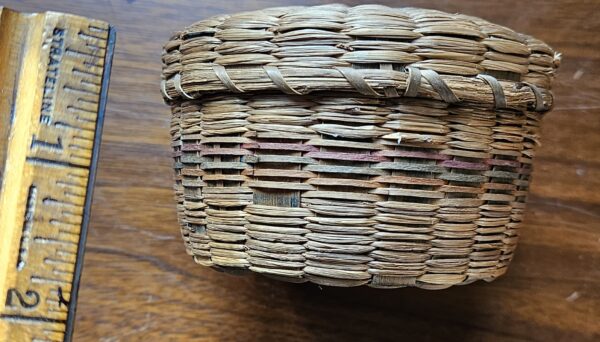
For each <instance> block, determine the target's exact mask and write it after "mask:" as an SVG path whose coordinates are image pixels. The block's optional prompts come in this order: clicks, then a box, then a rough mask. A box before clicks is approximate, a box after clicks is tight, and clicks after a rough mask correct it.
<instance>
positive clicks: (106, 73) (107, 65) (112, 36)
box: [64, 25, 116, 342]
mask: <svg viewBox="0 0 600 342" xmlns="http://www.w3.org/2000/svg"><path fill="white" fill-rule="evenodd" d="M115 43H116V30H115V28H114V26H112V25H110V26H109V29H108V40H107V44H106V52H105V55H104V70H103V72H102V86H101V90H100V101H99V104H98V116H97V119H96V131H95V135H94V147H93V149H92V160H91V163H90V168H89V177H88V184H87V189H86V197H85V205H84V209H83V218H82V222H81V231H80V233H79V244H78V247H77V259H76V262H75V272H74V274H73V284H72V287H71V295H70V299H69V311H68V314H67V323H66V328H65V335H64V341H67V342H69V341H71V340H72V338H73V328H74V325H75V314H76V312H77V297H78V294H79V284H80V281H81V272H82V270H83V258H84V254H85V244H86V240H87V233H88V225H89V222H90V211H91V209H92V197H93V195H94V183H95V182H96V169H97V166H98V157H99V155H100V145H101V142H102V129H103V126H104V112H105V111H106V102H107V100H108V87H109V83H110V73H111V69H112V59H113V54H114V49H115Z"/></svg>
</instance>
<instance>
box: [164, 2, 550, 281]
mask: <svg viewBox="0 0 600 342" xmlns="http://www.w3.org/2000/svg"><path fill="white" fill-rule="evenodd" d="M162 59H163V81H162V83H161V90H162V94H163V96H164V98H165V100H166V102H167V103H168V104H170V105H171V108H172V124H171V136H172V146H173V149H174V158H175V166H174V168H175V172H176V177H175V192H176V198H177V207H178V216H179V222H180V224H181V231H182V235H183V239H184V241H185V246H186V248H187V252H188V253H189V254H190V255H193V257H194V260H195V261H196V262H197V263H199V264H201V265H205V266H211V267H215V268H219V269H223V270H225V271H228V272H238V271H244V270H250V271H254V272H258V273H262V274H265V275H268V276H272V277H276V278H278V279H283V280H287V281H293V282H303V281H311V282H314V283H318V284H321V285H331V286H359V285H368V286H372V287H377V288H397V287H404V286H416V287H421V288H425V289H441V288H446V287H449V286H451V285H460V284H468V283H471V282H473V281H475V280H478V279H483V280H486V281H490V280H493V279H495V278H496V277H498V276H500V275H502V274H504V273H505V272H506V270H507V267H508V264H509V263H510V261H511V259H512V257H513V252H514V250H515V247H516V244H517V239H518V235H519V234H518V232H519V228H520V227H521V221H522V219H523V212H524V209H525V202H526V198H527V192H528V187H529V183H530V180H531V179H530V175H531V170H532V158H533V154H534V149H535V146H536V145H537V144H538V134H539V125H540V120H541V119H542V117H543V115H544V113H545V112H547V111H548V110H549V109H550V108H551V107H552V102H553V98H552V94H551V92H550V88H551V83H552V79H553V76H554V71H555V69H556V68H557V67H558V63H559V60H560V55H559V54H556V53H555V52H554V51H553V50H552V49H551V48H550V47H549V46H548V45H546V44H545V43H543V42H541V41H539V40H537V39H535V38H532V37H530V36H526V35H523V34H519V33H516V32H514V31H512V30H510V29H507V28H505V27H502V26H498V25H494V24H491V23H489V22H487V21H484V20H482V19H479V18H475V17H470V16H465V15H460V14H447V13H444V12H439V11H434V10H423V9H416V8H399V9H396V8H388V7H384V6H379V5H364V6H357V7H346V6H343V5H325V6H318V7H285V8H272V9H266V10H262V11H255V12H247V13H241V14H237V15H222V16H217V17H213V18H210V19H206V20H203V21H200V22H197V23H195V24H193V25H191V26H189V27H187V28H185V29H184V30H183V31H181V32H177V33H176V34H174V35H173V36H172V38H171V40H170V41H169V42H168V43H167V44H166V46H165V49H164V53H163V57H162Z"/></svg>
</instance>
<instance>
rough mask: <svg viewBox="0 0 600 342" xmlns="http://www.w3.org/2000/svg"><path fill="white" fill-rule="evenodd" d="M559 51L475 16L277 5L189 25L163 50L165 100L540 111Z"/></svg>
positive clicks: (377, 7) (378, 8) (546, 102)
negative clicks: (305, 98)
mask: <svg viewBox="0 0 600 342" xmlns="http://www.w3.org/2000/svg"><path fill="white" fill-rule="evenodd" d="M559 62H560V54H558V53H555V52H554V50H553V49H552V48H550V47H549V46H548V45H547V44H545V43H544V42H542V41H540V40H538V39H536V38H533V37H530V36H527V35H524V34H521V33H517V32H514V31H512V30H510V29H508V28H506V27H503V26H499V25H495V24H492V23H489V22H487V21H485V20H483V19H480V18H476V17H471V16H466V15H462V14H449V13H445V12H441V11H436V10H424V9H417V8H389V7H385V6H380V5H362V6H356V7H347V6H344V5H324V6H315V7H280V8H270V9H266V10H261V11H254V12H245V13H239V14H235V15H221V16H216V17H212V18H210V19H206V20H202V21H199V22H197V23H195V24H193V25H191V26H189V27H187V28H185V29H184V30H183V31H181V32H177V33H176V34H174V35H173V37H172V38H171V40H170V41H169V42H168V43H167V44H166V45H165V50H164V53H163V63H164V64H163V82H162V84H161V90H162V92H163V96H164V97H165V99H166V100H168V101H172V100H178V99H180V100H185V99H194V98H200V97H201V96H202V95H205V94H214V93H256V92H265V91H270V92H272V91H277V90H279V91H282V92H284V93H288V94H297V95H302V94H308V93H311V92H317V91H332V90H333V91H353V92H357V93H360V94H364V95H367V96H374V97H398V96H411V97H425V98H434V99H440V100H444V101H446V102H449V103H456V102H465V103H476V104H480V105H481V104H483V105H490V106H495V107H496V108H513V109H520V110H522V109H524V108H526V107H529V109H532V110H536V111H546V110H548V109H550V107H551V106H552V102H553V101H552V95H551V93H550V91H549V90H550V88H551V84H552V79H553V76H554V72H555V69H556V68H557V67H558V65H559Z"/></svg>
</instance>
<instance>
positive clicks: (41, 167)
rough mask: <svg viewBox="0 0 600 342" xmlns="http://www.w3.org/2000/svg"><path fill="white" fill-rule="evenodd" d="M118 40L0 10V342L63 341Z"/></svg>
mask: <svg viewBox="0 0 600 342" xmlns="http://www.w3.org/2000/svg"><path fill="white" fill-rule="evenodd" d="M114 41H115V35H114V31H113V30H112V28H111V27H110V26H109V25H108V24H107V23H105V22H102V21H98V20H93V19H88V18H84V17H79V16H74V15H68V14H63V13H56V12H44V13H19V12H16V11H13V10H10V9H7V8H2V7H0V91H1V92H2V94H1V96H0V341H11V342H12V341H70V340H71V335H72V328H73V321H74V317H75V308H76V300H77V291H78V285H79V278H80V274H81V267H82V262H83V249H84V245H85V239H86V228H87V224H88V221H89V210H90V205H91V196H92V189H93V184H94V177H95V166H96V162H97V158H98V148H99V145H100V136H101V129H102V123H103V117H104V116H103V113H104V108H105V101H106V96H107V90H108V78H109V74H110V66H111V58H112V52H113V46H114Z"/></svg>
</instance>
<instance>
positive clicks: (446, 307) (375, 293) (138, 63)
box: [2, 0, 600, 341]
mask: <svg viewBox="0 0 600 342" xmlns="http://www.w3.org/2000/svg"><path fill="white" fill-rule="evenodd" d="M324 2H326V1H316V0H315V1H308V0H306V1H302V0H288V1H271V0H253V1H208V0H189V1H188V0H178V1H160V0H137V1H136V0H71V1H65V0H45V1H43V2H42V1H35V0H27V1H22V0H10V1H6V0H5V1H3V2H2V3H3V5H5V6H8V7H12V8H15V9H19V10H23V11H41V10H47V9H52V10H56V11H64V12H72V13H76V14H82V15H85V16H90V17H95V18H98V19H103V20H106V21H109V22H110V23H111V24H113V25H114V26H116V28H117V30H118V37H117V38H118V39H117V49H116V54H115V60H114V67H113V72H112V79H111V89H110V97H109V98H110V100H109V104H108V111H107V118H106V124H105V128H104V137H103V143H102V151H101V155H100V164H99V171H98V180H97V184H96V190H95V196H94V205H93V211H92V221H91V227H90V233H89V238H88V244H87V246H88V247H87V254H86V258H85V266H84V272H83V279H82V282H83V283H82V288H81V291H80V299H79V308H78V316H77V321H76V325H75V339H74V340H75V341H98V340H100V341H137V340H145V341H170V340H185V341H188V340H194V341H195V340H244V341H248V340H256V341H267V340H276V341H284V340H303V341H305V340H348V341H357V340H374V339H377V340H398V339H400V338H414V339H416V340H434V339H444V340H448V339H452V340H454V339H456V340H539V341H556V340H570V341H580V340H596V341H598V340H600V82H599V81H598V80H599V77H600V35H599V34H598V32H600V3H599V2H588V3H585V2H583V1H571V0H560V1H553V2H551V1H537V0H533V1H517V0H512V1H502V2H500V1H477V0H472V1H471V0H461V1H446V2H434V1H408V0H407V1H402V2H395V1H379V2H380V3H383V4H388V5H392V6H393V5H396V6H398V5H400V4H401V5H403V6H409V5H410V6H420V7H428V8H437V9H441V10H444V11H449V12H463V13H466V14H471V15H476V16H480V17H483V18H485V19H488V20H490V21H493V22H497V23H499V24H503V25H506V26H509V27H511V28H513V29H515V30H517V31H521V32H525V33H529V34H532V35H535V36H537V37H538V38H540V39H542V40H544V41H546V42H548V43H550V44H551V45H552V46H553V47H554V48H556V49H557V50H558V51H561V52H563V54H564V58H563V63H562V67H561V69H560V71H559V76H558V78H557V82H556V87H555V95H556V99H557V100H556V107H555V109H554V111H553V112H552V113H551V114H549V115H548V116H547V118H546V119H545V123H544V127H543V143H544V145H543V146H542V147H541V148H540V149H539V152H538V157H537V160H536V170H535V173H534V183H533V188H532V195H531V197H530V205H529V210H528V213H527V215H526V225H525V228H524V229H523V230H522V235H521V240H520V248H519V249H518V251H517V255H516V257H515V259H514V261H513V264H512V267H511V269H510V271H509V272H508V275H506V276H505V277H503V278H501V279H499V280H497V281H495V282H493V283H489V284H487V283H477V284H473V285H469V286H464V287H457V288H452V289H449V290H443V291H424V290H417V289H400V290H391V291H384V290H375V289H371V288H353V289H340V288H321V287H318V286H316V285H308V284H302V285H294V284H287V283H281V282H277V281H273V280H269V279H267V278H264V277H260V276H247V277H234V276H229V275H225V274H221V273H218V272H215V271H212V270H210V269H206V268H203V267H200V266H197V265H195V264H194V263H193V261H192V260H191V259H190V258H189V257H187V255H186V254H185V253H184V249H183V244H182V242H181V241H180V237H179V228H178V225H177V222H176V218H175V202H174V201H173V192H172V189H171V183H172V172H171V153H170V149H169V135H168V130H169V129H168V128H169V115H170V114H169V109H168V107H167V106H165V105H163V103H162V100H161V96H160V94H159V89H158V88H159V86H158V84H159V78H160V54H161V47H162V44H163V43H164V42H166V40H167V39H168V37H169V35H170V33H171V32H172V31H175V30H177V29H180V28H182V27H184V26H185V25H187V24H190V23H192V22H194V21H195V20H198V19H201V18H205V17H207V16H210V15H214V14H219V13H224V12H237V11H243V10H251V9H259V8H262V7H269V6H278V5H282V4H318V3H324ZM345 2H347V3H349V4H358V3H360V1H345Z"/></svg>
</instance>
